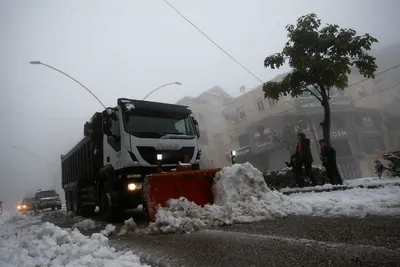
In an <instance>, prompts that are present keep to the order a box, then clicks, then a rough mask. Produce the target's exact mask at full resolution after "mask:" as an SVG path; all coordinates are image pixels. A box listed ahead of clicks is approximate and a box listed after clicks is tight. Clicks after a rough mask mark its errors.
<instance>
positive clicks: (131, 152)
mask: <svg viewBox="0 0 400 267" xmlns="http://www.w3.org/2000/svg"><path fill="white" fill-rule="evenodd" d="M199 136H200V135H199V127H198V123H197V121H196V120H195V118H194V117H193V114H192V112H191V110H190V109H189V107H187V106H181V105H173V104H166V103H158V102H150V101H141V100H134V99H126V98H119V99H118V100H117V106H116V107H111V108H106V109H105V110H104V111H103V112H97V113H95V114H94V115H93V116H92V118H91V119H90V121H88V122H86V123H85V124H84V137H83V139H82V140H80V141H79V143H78V144H76V145H75V146H74V147H73V148H72V149H71V150H70V151H69V152H67V153H66V154H65V155H61V170H62V179H61V180H62V181H61V182H62V188H63V189H64V191H65V200H66V207H67V210H68V211H72V212H74V213H75V214H76V215H82V216H88V215H91V214H92V213H94V211H95V208H96V206H98V207H99V209H100V213H101V215H102V217H103V218H104V219H105V220H107V221H109V222H112V221H117V220H120V219H121V217H122V215H123V214H124V213H125V210H127V209H134V208H137V207H138V206H139V205H142V207H143V210H144V212H146V213H147V214H148V215H149V218H150V219H151V220H155V215H156V213H157V208H158V207H160V206H166V204H167V201H168V200H169V199H177V198H179V197H181V196H183V197H186V198H187V199H188V200H190V201H193V202H195V203H196V204H198V205H201V206H202V205H205V204H207V203H213V194H212V191H211V187H212V183H213V178H214V176H215V174H216V172H218V171H219V170H220V169H208V170H199V163H200V157H201V151H200V150H199V146H198V138H199Z"/></svg>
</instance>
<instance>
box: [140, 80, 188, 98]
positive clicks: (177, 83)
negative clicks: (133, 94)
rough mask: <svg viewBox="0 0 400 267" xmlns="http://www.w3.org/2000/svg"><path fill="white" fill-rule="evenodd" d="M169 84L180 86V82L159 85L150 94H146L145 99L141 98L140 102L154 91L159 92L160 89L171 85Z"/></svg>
mask: <svg viewBox="0 0 400 267" xmlns="http://www.w3.org/2000/svg"><path fill="white" fill-rule="evenodd" d="M171 84H176V85H182V83H180V82H172V83H167V84H164V85H161V86H160V87H157V88H156V89H154V90H153V91H151V92H150V93H148V94H147V95H146V96H145V97H143V99H142V100H145V99H146V98H147V97H148V96H149V95H151V94H152V93H154V92H155V91H158V90H160V89H161V88H163V87H165V86H168V85H171Z"/></svg>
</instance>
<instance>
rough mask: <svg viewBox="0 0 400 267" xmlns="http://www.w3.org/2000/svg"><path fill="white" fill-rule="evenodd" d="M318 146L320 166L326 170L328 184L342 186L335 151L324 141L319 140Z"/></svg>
mask: <svg viewBox="0 0 400 267" xmlns="http://www.w3.org/2000/svg"><path fill="white" fill-rule="evenodd" d="M319 146H320V148H321V161H322V166H324V167H325V169H326V174H327V175H328V178H329V181H330V183H331V184H333V185H337V184H343V181H342V177H341V176H340V173H339V170H338V167H337V164H336V150H335V149H334V148H333V147H331V146H330V145H329V144H328V142H327V141H326V140H325V139H321V140H319Z"/></svg>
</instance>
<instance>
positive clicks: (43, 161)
mask: <svg viewBox="0 0 400 267" xmlns="http://www.w3.org/2000/svg"><path fill="white" fill-rule="evenodd" d="M12 148H14V149H18V150H21V151H24V152H26V153H28V154H30V155H32V156H34V157H35V158H37V159H38V160H40V161H41V162H42V163H43V164H44V166H45V167H46V168H47V170H48V171H49V172H50V174H51V176H52V180H53V190H56V174H55V173H54V172H53V171H52V170H51V168H50V165H49V164H48V163H47V162H46V161H45V160H44V159H42V157H40V156H39V155H38V154H36V153H34V152H32V151H30V150H28V149H26V148H23V147H19V146H12Z"/></svg>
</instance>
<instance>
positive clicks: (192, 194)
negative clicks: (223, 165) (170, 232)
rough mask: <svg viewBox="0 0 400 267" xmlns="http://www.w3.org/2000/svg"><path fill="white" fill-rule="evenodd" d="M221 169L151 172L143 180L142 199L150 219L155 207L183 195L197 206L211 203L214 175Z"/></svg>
mask: <svg viewBox="0 0 400 267" xmlns="http://www.w3.org/2000/svg"><path fill="white" fill-rule="evenodd" d="M220 170H221V169H220V168H218V169H208V170H190V171H178V172H163V173H157V174H152V175H149V176H147V177H146V179H145V181H144V188H143V189H144V190H143V194H144V196H143V197H144V201H145V205H146V210H147V213H148V215H149V217H150V220H151V221H155V219H156V213H157V209H158V208H159V207H160V206H161V207H165V206H166V205H167V202H168V200H170V199H179V198H180V197H185V198H187V199H188V200H189V201H192V202H194V203H196V204H197V205H199V206H204V205H205V204H212V203H213V202H214V196H213V193H212V185H213V180H214V176H215V174H216V173H217V172H219V171H220Z"/></svg>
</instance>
